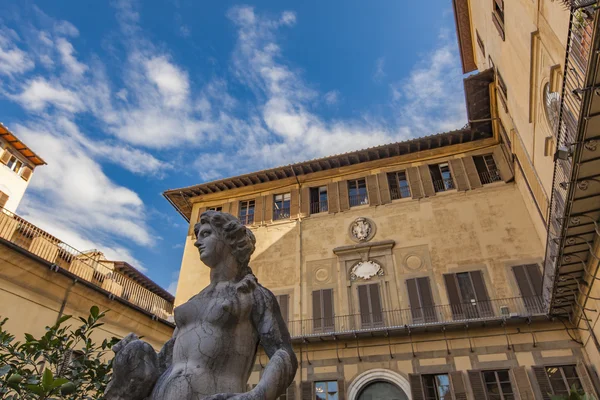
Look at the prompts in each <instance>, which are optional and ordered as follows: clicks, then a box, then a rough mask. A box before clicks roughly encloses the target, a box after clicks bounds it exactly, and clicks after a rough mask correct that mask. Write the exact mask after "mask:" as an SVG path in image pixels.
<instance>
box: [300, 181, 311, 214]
mask: <svg viewBox="0 0 600 400" xmlns="http://www.w3.org/2000/svg"><path fill="white" fill-rule="evenodd" d="M300 213H302V214H303V215H304V216H307V215H309V214H310V188H308V187H303V188H302V190H301V191H300Z"/></svg>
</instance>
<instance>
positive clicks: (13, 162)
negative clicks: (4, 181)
mask: <svg viewBox="0 0 600 400" xmlns="http://www.w3.org/2000/svg"><path fill="white" fill-rule="evenodd" d="M6 166H7V167H8V168H10V169H12V170H13V171H15V172H16V173H19V171H20V170H21V167H23V163H22V162H21V161H19V160H18V159H17V157H15V156H10V158H9V159H8V162H7V163H6Z"/></svg>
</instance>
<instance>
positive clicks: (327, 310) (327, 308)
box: [321, 289, 334, 329]
mask: <svg viewBox="0 0 600 400" xmlns="http://www.w3.org/2000/svg"><path fill="white" fill-rule="evenodd" d="M321 296H322V301H323V328H324V329H327V328H333V326H334V323H333V315H334V309H333V289H323V290H322V291H321Z"/></svg>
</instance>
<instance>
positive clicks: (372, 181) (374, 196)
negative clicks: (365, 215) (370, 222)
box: [367, 175, 381, 206]
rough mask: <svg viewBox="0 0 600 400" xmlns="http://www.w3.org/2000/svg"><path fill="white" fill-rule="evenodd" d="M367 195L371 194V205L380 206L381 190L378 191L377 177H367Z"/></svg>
mask: <svg viewBox="0 0 600 400" xmlns="http://www.w3.org/2000/svg"><path fill="white" fill-rule="evenodd" d="M367 193H368V194H369V205H370V206H378V205H379V204H381V202H380V201H379V190H378V189H377V175H367Z"/></svg>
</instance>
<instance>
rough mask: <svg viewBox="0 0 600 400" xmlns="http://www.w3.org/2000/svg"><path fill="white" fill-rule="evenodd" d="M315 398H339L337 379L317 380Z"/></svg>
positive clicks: (332, 399)
mask: <svg viewBox="0 0 600 400" xmlns="http://www.w3.org/2000/svg"><path fill="white" fill-rule="evenodd" d="M315 398H316V399H317V400H338V398H339V397H338V383H337V381H328V382H315Z"/></svg>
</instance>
